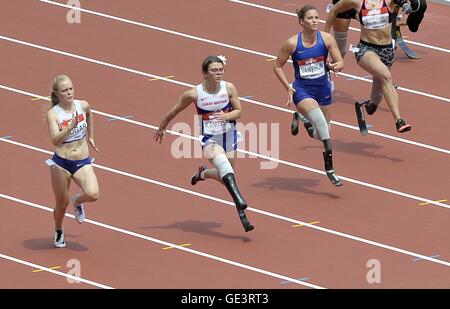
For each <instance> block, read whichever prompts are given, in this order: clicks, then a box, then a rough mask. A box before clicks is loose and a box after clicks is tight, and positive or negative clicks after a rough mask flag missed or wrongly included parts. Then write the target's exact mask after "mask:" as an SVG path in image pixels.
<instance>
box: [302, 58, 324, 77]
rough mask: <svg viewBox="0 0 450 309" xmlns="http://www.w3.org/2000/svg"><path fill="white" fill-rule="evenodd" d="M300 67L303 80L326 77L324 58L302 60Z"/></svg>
mask: <svg viewBox="0 0 450 309" xmlns="http://www.w3.org/2000/svg"><path fill="white" fill-rule="evenodd" d="M298 67H299V70H300V77H301V78H305V79H314V78H318V77H321V76H323V75H325V59H324V57H318V58H310V59H306V60H301V61H299V66H298Z"/></svg>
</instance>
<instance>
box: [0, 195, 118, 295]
mask: <svg viewBox="0 0 450 309" xmlns="http://www.w3.org/2000/svg"><path fill="white" fill-rule="evenodd" d="M0 197H3V198H6V197H4V196H3V194H0ZM52 211H53V209H52ZM0 258H2V259H5V260H8V261H12V262H15V263H19V264H22V265H26V266H29V267H32V268H34V269H36V268H37V269H40V270H42V271H46V272H49V273H52V274H54V275H57V276H62V277H66V278H69V279H72V280H74V281H80V282H83V283H86V284H89V285H93V286H96V287H98V288H102V289H114V288H113V287H111V286H109V285H104V284H101V283H98V282H95V281H91V280H87V279H83V278H81V277H76V276H72V275H69V274H66V273H63V272H60V271H57V270H53V269H50V268H48V267H44V266H41V265H37V264H34V263H30V262H27V261H25V260H21V259H18V258H15V257H12V256H9V255H6V254H2V253H0Z"/></svg>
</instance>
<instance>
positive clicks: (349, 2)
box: [324, 0, 361, 32]
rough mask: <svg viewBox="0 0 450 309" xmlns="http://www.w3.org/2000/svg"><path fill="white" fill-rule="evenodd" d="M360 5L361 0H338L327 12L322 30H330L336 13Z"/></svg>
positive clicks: (356, 7)
mask: <svg viewBox="0 0 450 309" xmlns="http://www.w3.org/2000/svg"><path fill="white" fill-rule="evenodd" d="M360 5H361V0H340V1H339V2H338V3H336V4H335V5H334V6H333V7H332V8H331V10H330V12H329V13H328V16H327V19H326V22H325V28H324V31H325V32H330V29H331V26H332V25H333V23H334V20H335V19H336V15H337V14H338V13H342V12H344V11H347V10H350V9H359V7H360Z"/></svg>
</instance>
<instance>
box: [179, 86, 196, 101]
mask: <svg viewBox="0 0 450 309" xmlns="http://www.w3.org/2000/svg"><path fill="white" fill-rule="evenodd" d="M181 97H182V99H183V100H191V101H197V98H198V92H197V86H196V87H193V88H191V89H189V90H186V91H185V92H183V94H182V95H181Z"/></svg>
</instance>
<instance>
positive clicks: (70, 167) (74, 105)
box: [46, 75, 99, 248]
mask: <svg viewBox="0 0 450 309" xmlns="http://www.w3.org/2000/svg"><path fill="white" fill-rule="evenodd" d="M51 103H52V108H51V109H50V110H49V111H48V112H47V123H48V130H49V135H50V140H51V141H52V144H53V145H54V146H56V150H55V153H54V154H53V157H52V158H51V159H49V160H47V161H46V163H47V164H48V165H49V166H50V176H51V180H52V188H53V193H54V195H55V209H54V211H53V218H54V220H55V233H54V245H55V246H56V247H58V248H62V247H65V246H66V243H65V241H64V231H63V228H62V222H63V219H64V214H65V213H66V208H67V206H68V205H69V188H70V183H71V180H72V179H73V180H74V181H75V183H76V184H77V185H78V186H79V187H80V188H81V189H82V190H83V194H81V195H80V194H75V195H74V196H73V197H72V203H73V206H74V210H75V220H76V221H77V222H78V223H82V222H83V220H84V218H85V215H86V214H85V210H84V206H83V203H85V202H94V201H96V200H97V199H98V196H99V187H98V181H97V177H96V176H95V173H94V169H93V167H92V165H91V163H92V159H91V158H90V157H89V147H88V142H89V144H90V145H91V147H92V148H93V149H94V150H95V151H97V152H98V149H97V147H96V146H95V142H94V119H93V116H92V112H91V108H90V106H89V104H88V102H86V101H79V100H75V99H74V89H73V84H72V81H71V80H70V79H69V78H68V77H67V76H65V75H60V76H57V77H56V78H55V79H54V80H53V84H52V95H51ZM86 136H87V137H88V138H87V139H86Z"/></svg>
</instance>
